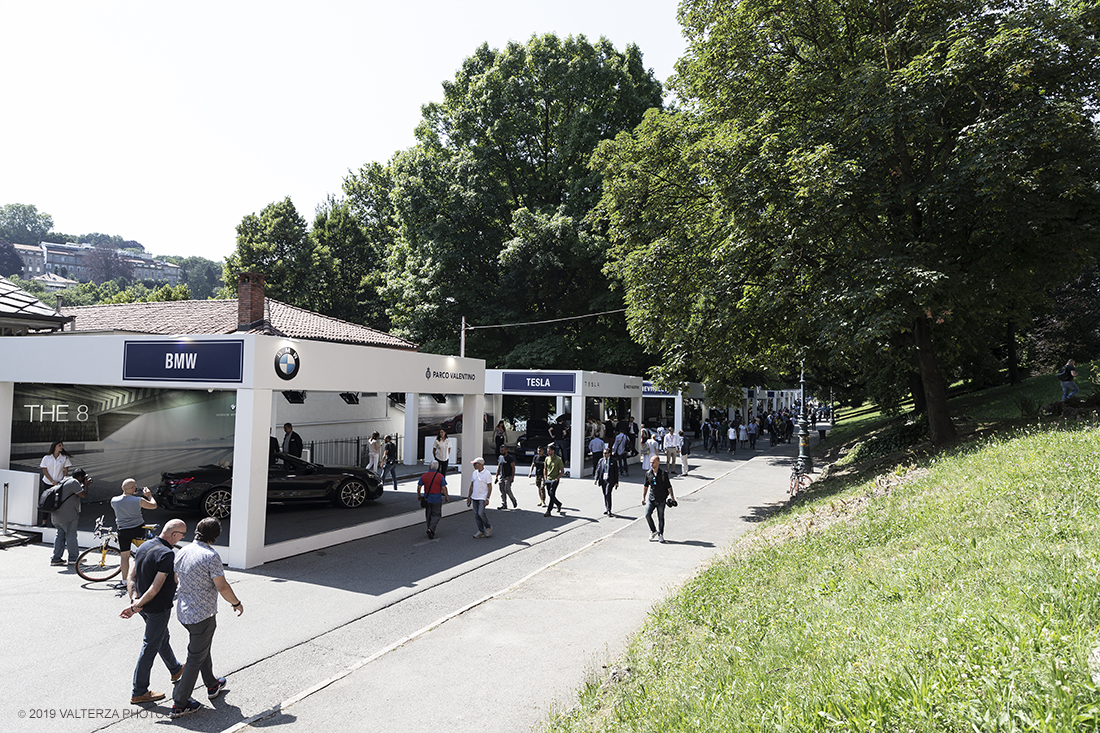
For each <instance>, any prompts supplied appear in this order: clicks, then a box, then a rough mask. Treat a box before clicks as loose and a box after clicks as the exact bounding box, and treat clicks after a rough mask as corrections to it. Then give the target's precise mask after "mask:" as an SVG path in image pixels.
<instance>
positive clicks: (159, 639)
mask: <svg viewBox="0 0 1100 733" xmlns="http://www.w3.org/2000/svg"><path fill="white" fill-rule="evenodd" d="M186 531H187V525H186V524H184V523H183V521H182V520H180V519H172V520H169V521H168V522H167V523H166V524H165V525H164V529H163V530H162V531H161V533H160V536H159V537H155V538H153V539H151V540H149V541H147V542H144V543H142V545H141V547H139V548H138V549H137V552H135V553H134V558H133V560H134V561H133V563H132V564H131V565H130V576H129V577H128V578H127V579H126V591H127V594H128V595H129V597H130V607H129V608H127V609H124V610H123V612H122V617H123V618H130V617H131V616H133V615H134V614H135V613H139V614H141V617H142V618H143V619H144V620H145V636H144V637H143V638H142V640H141V654H139V655H138V661H137V666H136V667H135V668H134V687H133V691H132V692H131V695H130V704H131V705H139V704H141V703H146V702H156V701H157V700H163V699H164V693H163V692H152V691H150V690H149V675H150V673H151V672H152V670H153V660H154V659H156V657H157V655H158V654H159V655H160V658H161V659H162V660H163V661H164V665H165V666H166V667H167V668H168V672H169V674H171V675H172V681H173V682H175V681H176V680H178V679H179V678H180V675H182V674H183V665H182V664H181V663H180V662H179V661H178V660H177V659H176V655H175V654H173V653H172V646H171V644H170V643H169V638H168V620H169V619H170V618H171V617H172V600H173V599H174V598H175V597H176V572H175V568H174V565H175V562H176V554H175V553H174V552H173V551H172V548H173V546H174V545H175V544H176V543H177V542H179V541H180V540H181V539H182V538H183V535H184V533H185V532H186Z"/></svg>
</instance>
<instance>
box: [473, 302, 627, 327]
mask: <svg viewBox="0 0 1100 733" xmlns="http://www.w3.org/2000/svg"><path fill="white" fill-rule="evenodd" d="M625 312H626V308H619V309H618V310H613V311H602V312H600V313H586V314H585V315H583V316H566V317H565V318H551V319H549V320H546V321H524V322H523V323H497V324H494V325H492V326H464V327H463V328H464V330H466V331H477V330H479V329H482V328H510V327H512V326H538V325H541V324H543V323H560V322H561V321H576V320H579V319H581V318H595V317H596V316H607V315H611V314H612V313H625Z"/></svg>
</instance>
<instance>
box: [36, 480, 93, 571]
mask: <svg viewBox="0 0 1100 733" xmlns="http://www.w3.org/2000/svg"><path fill="white" fill-rule="evenodd" d="M90 483H92V479H91V478H89V477H88V474H87V473H85V472H84V469H83V468H78V469H76V470H75V471H73V475H72V476H69V477H68V478H66V479H64V480H62V481H61V483H59V484H57V485H56V486H52V487H50V488H49V489H47V490H46V491H44V492H43V493H42V497H41V498H40V499H39V506H40V508H42V509H45V510H47V511H49V512H50V521H51V522H52V523H53V526H54V530H55V532H56V534H55V535H54V540H53V559H51V560H50V565H64V564H65V561H64V560H62V559H61V555H62V554H63V552H64V551H65V548H66V547H68V551H69V564H70V565H76V556H77V554H79V551H80V548H79V547H78V546H77V543H76V525H77V520H79V519H80V500H81V499H83V498H84V497H85V496H87V495H88V484H90Z"/></svg>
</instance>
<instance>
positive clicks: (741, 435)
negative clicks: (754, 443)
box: [737, 423, 749, 450]
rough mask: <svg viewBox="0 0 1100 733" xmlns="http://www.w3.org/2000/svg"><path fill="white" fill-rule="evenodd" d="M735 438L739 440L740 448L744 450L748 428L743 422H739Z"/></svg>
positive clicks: (746, 443) (747, 440)
mask: <svg viewBox="0 0 1100 733" xmlns="http://www.w3.org/2000/svg"><path fill="white" fill-rule="evenodd" d="M737 438H738V440H740V441H741V450H744V449H745V448H747V447H748V445H749V428H748V426H747V425H745V423H741V427H739V428H738V429H737Z"/></svg>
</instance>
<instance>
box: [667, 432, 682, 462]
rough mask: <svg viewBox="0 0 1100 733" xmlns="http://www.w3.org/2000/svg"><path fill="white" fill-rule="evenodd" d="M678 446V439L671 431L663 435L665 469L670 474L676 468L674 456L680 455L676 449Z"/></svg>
mask: <svg viewBox="0 0 1100 733" xmlns="http://www.w3.org/2000/svg"><path fill="white" fill-rule="evenodd" d="M678 444H679V437H678V436H677V435H676V433H674V432H673V431H671V430H669V431H668V432H667V433H665V446H664V447H665V469H666V470H668V471H670V472H671V471H672V470H674V468H675V466H676V456H677V455H679V453H680V450H679V448H678V447H677V445H678Z"/></svg>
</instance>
